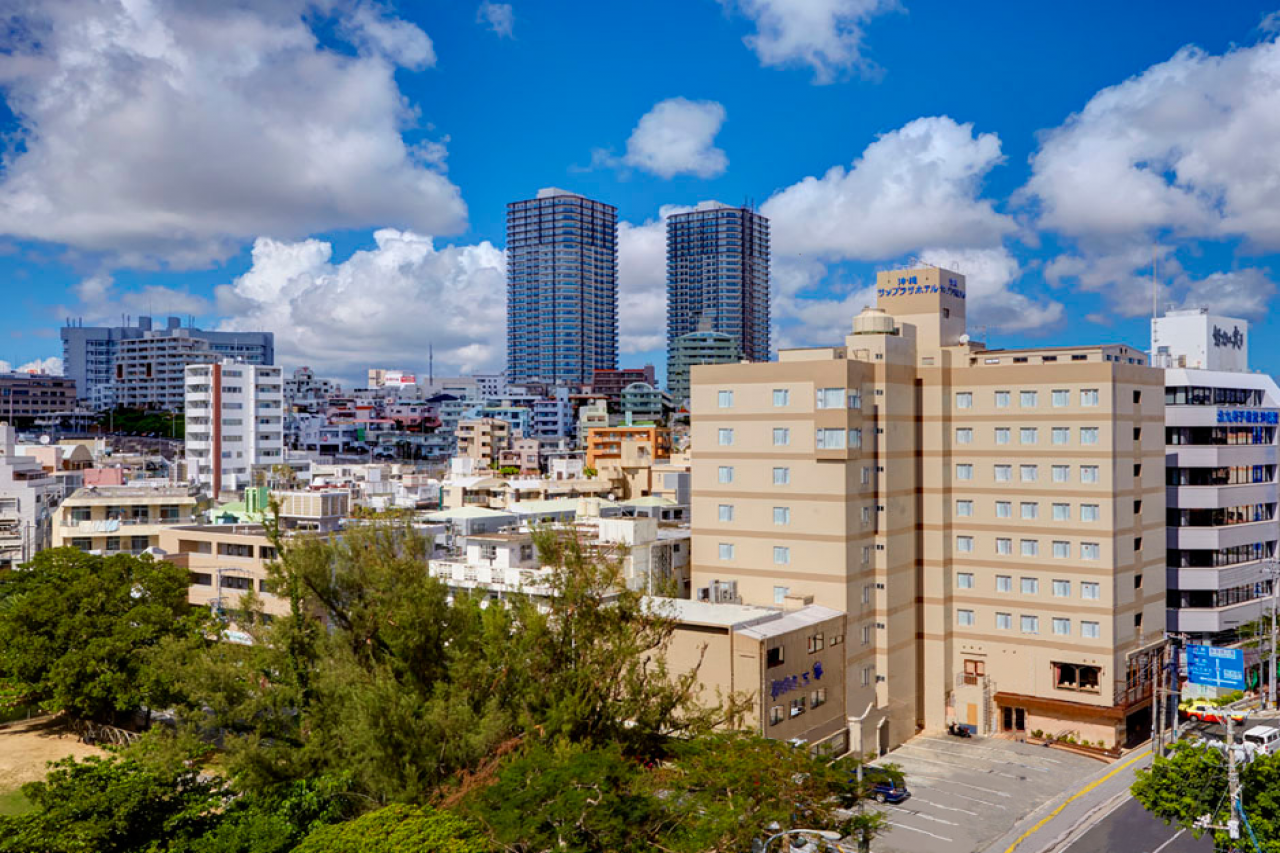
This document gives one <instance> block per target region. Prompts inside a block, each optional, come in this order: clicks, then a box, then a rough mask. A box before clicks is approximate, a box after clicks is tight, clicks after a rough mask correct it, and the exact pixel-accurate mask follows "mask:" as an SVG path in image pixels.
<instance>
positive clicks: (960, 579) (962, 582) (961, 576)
mask: <svg viewBox="0 0 1280 853" xmlns="http://www.w3.org/2000/svg"><path fill="white" fill-rule="evenodd" d="M956 588H957V589H973V572H957V573H956Z"/></svg>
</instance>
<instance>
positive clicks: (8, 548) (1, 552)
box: [0, 424, 62, 568]
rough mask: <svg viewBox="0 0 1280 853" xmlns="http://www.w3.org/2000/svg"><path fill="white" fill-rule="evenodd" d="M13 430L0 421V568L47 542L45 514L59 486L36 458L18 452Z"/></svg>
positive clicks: (53, 503)
mask: <svg viewBox="0 0 1280 853" xmlns="http://www.w3.org/2000/svg"><path fill="white" fill-rule="evenodd" d="M15 439H16V432H15V430H14V428H13V427H11V426H9V425H8V424H0V568H8V567H11V566H14V565H17V564H20V563H23V562H25V561H27V560H29V559H30V558H31V557H33V556H34V555H35V553H36V552H37V551H39V550H40V549H42V548H44V547H45V546H46V545H47V544H48V542H49V529H50V526H49V517H50V514H51V513H52V511H53V508H54V506H55V505H56V504H57V502H58V497H59V495H60V494H61V490H62V486H61V484H59V483H58V481H57V479H56V478H54V477H52V476H50V475H49V474H47V473H46V472H45V470H44V468H43V467H41V465H40V462H39V460H37V459H36V458H34V457H32V456H24V455H20V454H19V453H18V452H17V450H16V447H15V444H16V442H15Z"/></svg>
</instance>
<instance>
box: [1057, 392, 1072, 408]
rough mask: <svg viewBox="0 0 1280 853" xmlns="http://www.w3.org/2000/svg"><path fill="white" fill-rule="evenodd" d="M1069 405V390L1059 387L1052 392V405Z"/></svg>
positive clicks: (1060, 406)
mask: <svg viewBox="0 0 1280 853" xmlns="http://www.w3.org/2000/svg"><path fill="white" fill-rule="evenodd" d="M1070 405H1071V392H1070V391H1067V390H1063V389H1059V390H1056V391H1054V392H1053V407H1054V408H1055V409H1060V408H1062V407H1063V406H1070Z"/></svg>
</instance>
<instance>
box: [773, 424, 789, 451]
mask: <svg viewBox="0 0 1280 853" xmlns="http://www.w3.org/2000/svg"><path fill="white" fill-rule="evenodd" d="M790 443H791V430H789V429H787V428H786V427H774V428H773V446H774V447H785V446H787V445H788V444H790Z"/></svg>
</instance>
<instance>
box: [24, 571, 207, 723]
mask: <svg viewBox="0 0 1280 853" xmlns="http://www.w3.org/2000/svg"><path fill="white" fill-rule="evenodd" d="M187 586H188V578H187V572H186V571H185V570H183V569H180V568H178V567H176V566H174V565H172V564H170V563H166V562H157V561H155V560H153V559H151V557H149V556H142V557H134V556H130V555H127V554H118V555H115V556H111V557H102V556H98V555H94V554H86V553H83V552H81V551H79V550H77V549H75V548H54V549H50V550H45V551H41V552H40V553H39V554H37V555H36V556H35V558H34V559H33V560H31V562H29V563H27V564H26V565H25V566H23V567H21V568H16V569H11V570H8V571H5V572H3V573H0V679H2V680H3V682H4V683H5V685H6V686H7V687H8V692H10V693H11V695H13V696H14V697H15V698H16V699H17V701H20V702H23V703H27V704H38V705H39V706H40V707H41V708H43V709H46V710H53V711H65V712H67V713H69V714H72V715H74V716H76V717H81V718H85V719H92V720H97V721H99V722H107V721H114V720H116V718H117V717H118V715H120V714H122V713H128V712H131V711H134V710H136V709H138V708H139V707H141V706H143V705H144V704H146V705H151V706H157V705H159V704H160V703H164V702H166V701H167V700H168V698H169V691H168V687H169V685H168V684H167V683H166V681H165V679H164V678H163V677H161V676H160V675H159V673H158V672H157V670H155V669H154V668H153V667H152V666H151V660H152V655H153V653H154V651H155V649H156V648H157V647H159V646H160V645H161V644H162V643H163V642H164V641H166V640H167V639H172V638H178V637H185V638H198V637H199V636H200V633H201V618H200V617H199V616H197V615H195V614H194V612H193V611H192V609H191V607H190V606H189V605H188V603H187Z"/></svg>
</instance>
